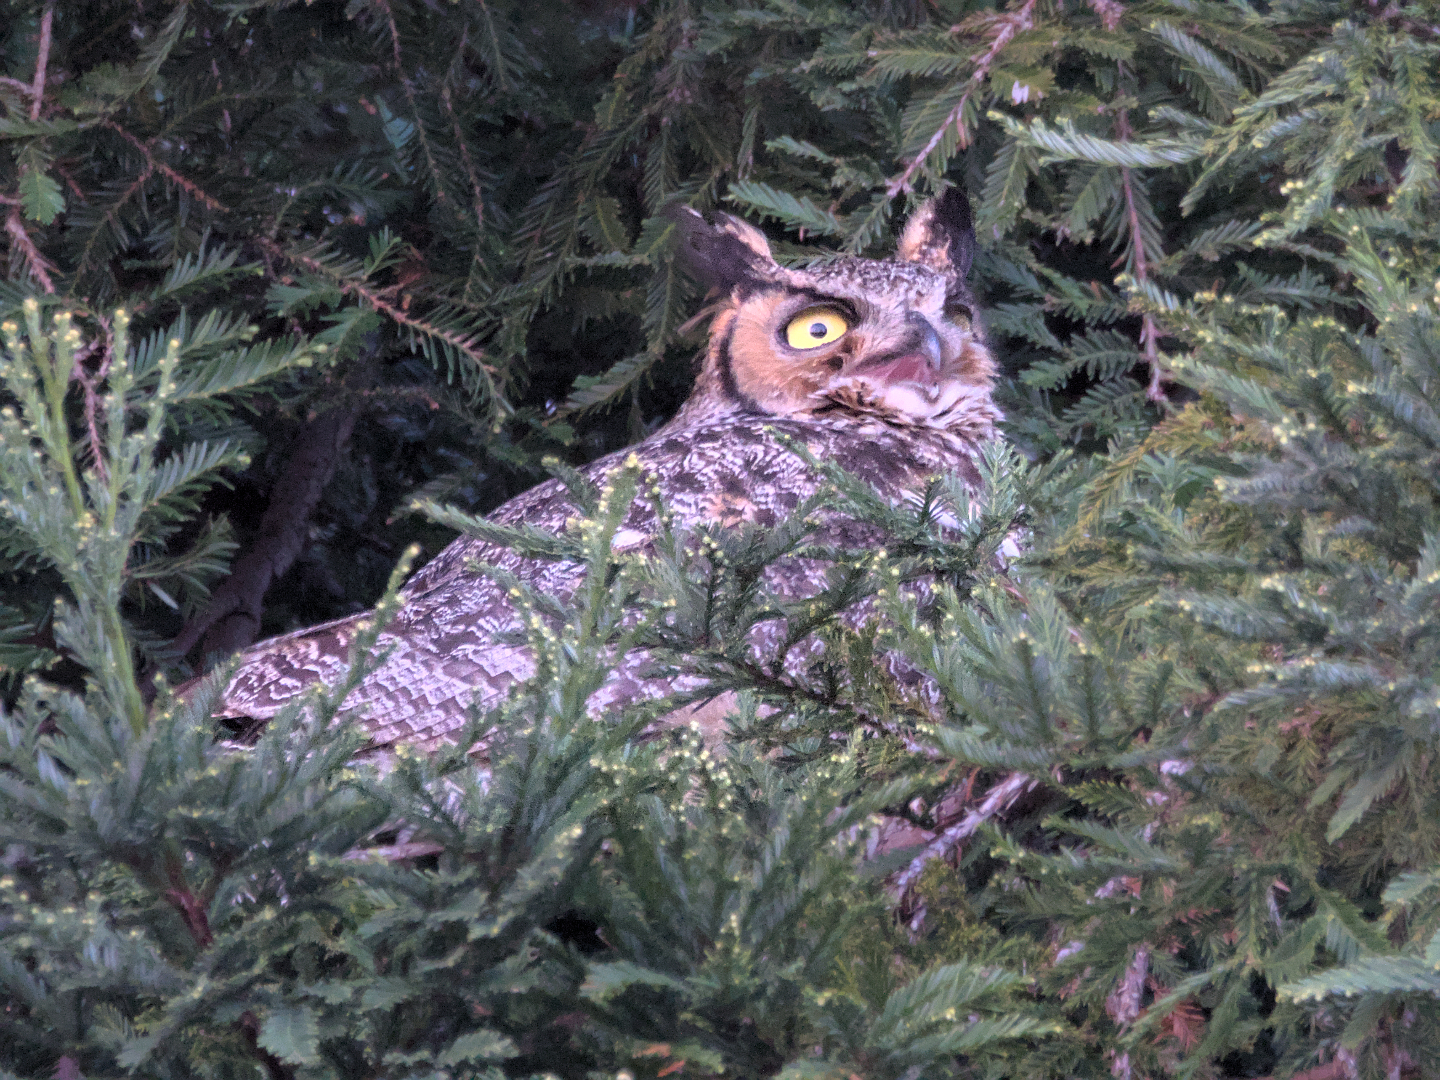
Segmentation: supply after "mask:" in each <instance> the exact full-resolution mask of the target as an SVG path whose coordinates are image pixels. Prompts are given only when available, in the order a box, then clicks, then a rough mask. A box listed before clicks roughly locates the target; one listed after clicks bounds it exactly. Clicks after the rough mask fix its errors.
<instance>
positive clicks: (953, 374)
mask: <svg viewBox="0 0 1440 1080" xmlns="http://www.w3.org/2000/svg"><path fill="white" fill-rule="evenodd" d="M675 220H676V224H677V225H678V226H679V228H680V233H681V248H680V253H681V255H682V257H683V258H684V259H685V260H686V262H687V263H688V265H689V266H690V268H691V271H692V273H694V274H695V275H696V276H697V277H698V278H699V279H701V280H702V281H706V282H707V283H708V284H710V285H711V287H712V288H713V289H715V290H716V291H718V292H720V293H721V295H722V296H724V297H725V299H724V300H723V301H722V302H721V304H720V305H718V310H717V313H716V315H715V321H714V322H713V323H712V326H711V344H710V349H709V352H708V354H707V356H706V360H705V364H704V367H703V368H702V370H701V374H700V379H699V381H698V382H697V384H696V391H695V394H694V395H693V396H692V397H691V400H690V401H689V402H687V404H686V406H685V413H686V416H685V419H686V421H687V422H692V423H693V422H695V420H696V419H697V418H698V417H699V416H701V415H704V414H713V415H716V416H718V415H723V414H724V413H726V412H727V411H728V412H733V411H736V410H738V411H741V412H746V413H756V414H761V415H770V416H783V417H796V418H800V417H806V416H815V417H819V416H824V417H826V418H827V422H828V421H829V420H843V419H844V418H845V417H846V416H847V415H849V416H852V417H854V418H855V419H857V420H859V421H861V422H864V423H869V422H871V421H872V420H874V419H876V418H879V419H882V420H884V421H885V422H887V423H891V424H899V425H921V426H927V427H957V428H958V427H967V428H968V427H973V426H976V425H978V426H981V427H983V426H985V425H988V424H990V423H991V422H992V414H993V406H992V405H991V404H990V403H989V394H990V388H991V384H992V381H993V378H994V364H993V361H992V359H991V356H990V353H989V350H988V349H987V348H986V347H985V343H984V340H983V338H982V337H981V335H980V332H979V329H978V327H976V326H975V325H974V322H973V321H972V318H971V312H972V311H973V310H974V301H973V298H972V297H971V296H970V292H969V290H968V288H967V287H966V285H965V280H964V279H965V275H966V272H967V271H968V270H969V267H970V256H971V251H972V249H973V246H974V234H973V232H972V231H971V229H970V211H969V204H968V201H967V200H966V197H965V195H964V193H963V192H960V191H958V190H955V189H951V190H950V191H948V192H946V193H945V194H944V195H942V196H941V197H940V198H939V199H936V200H933V201H932V202H930V203H927V204H925V205H923V206H921V207H919V208H918V209H917V210H916V211H915V213H914V214H912V215H911V220H910V223H909V225H908V226H907V228H906V230H905V234H904V236H903V237H902V239H901V243H900V247H899V250H898V252H897V254H896V256H895V257H894V258H890V259H862V258H855V257H849V258H837V259H834V260H832V261H829V262H822V263H815V264H811V265H809V266H803V267H802V266H795V267H791V266H781V265H780V264H778V263H777V262H776V261H775V260H774V258H773V257H772V255H771V253H770V248H769V243H768V241H767V240H766V239H765V236H764V234H763V233H761V232H760V230H758V229H756V228H755V227H754V226H752V225H750V224H748V223H747V222H744V221H741V220H740V219H738V218H734V217H730V216H728V215H717V216H716V218H715V219H714V221H713V223H712V222H708V221H706V220H705V218H703V217H702V216H701V215H699V214H697V213H695V212H694V211H691V210H682V211H679V212H678V213H677V216H676V218H675ZM966 402H973V403H975V407H976V408H977V409H979V410H980V411H981V412H983V413H984V417H983V418H982V417H979V416H978V414H977V417H976V418H974V419H975V424H971V423H970V420H968V419H965V418H962V417H961V416H960V412H964V411H966V410H967V409H969V406H968V405H963V404H962V403H966ZM957 410H958V411H957Z"/></svg>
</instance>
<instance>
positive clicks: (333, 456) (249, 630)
mask: <svg viewBox="0 0 1440 1080" xmlns="http://www.w3.org/2000/svg"><path fill="white" fill-rule="evenodd" d="M359 415H360V407H359V403H358V402H356V403H355V404H349V405H339V406H337V407H335V408H333V409H328V410H326V411H325V412H322V413H320V414H319V415H317V416H313V417H311V418H310V419H309V420H308V421H307V422H306V423H305V426H304V427H302V428H301V429H300V434H299V435H298V436H297V437H296V439H295V442H294V444H293V445H292V446H291V447H290V452H289V460H288V461H287V463H286V465H285V468H284V470H283V471H282V472H281V473H280V477H279V479H277V480H276V481H275V487H274V489H273V490H272V491H271V493H270V502H269V505H267V506H266V508H265V513H264V515H263V516H262V517H261V519H260V531H259V534H258V535H257V536H256V537H255V539H254V540H253V541H252V542H251V544H250V546H249V547H248V548H247V549H246V551H245V553H244V554H243V555H241V556H240V558H239V559H237V560H236V561H235V565H234V566H233V567H231V570H230V576H229V577H227V578H226V579H225V580H224V581H223V582H222V583H221V584H220V586H219V588H217V589H216V590H215V592H214V593H213V594H212V595H211V597H210V603H209V604H208V605H207V606H206V608H205V610H204V612H202V613H201V614H200V615H198V616H196V617H195V618H194V619H192V620H191V621H190V622H189V623H188V624H187V625H186V626H185V628H184V629H183V630H181V631H180V634H179V635H178V636H177V637H176V638H175V641H174V642H173V645H172V647H173V648H174V650H175V652H176V653H177V654H178V655H180V656H184V655H185V654H187V653H189V652H190V650H191V649H193V648H194V647H195V645H196V643H197V642H200V641H201V640H202V639H203V646H202V655H203V656H210V655H212V654H216V653H218V654H221V655H225V656H228V655H229V654H231V653H233V652H237V651H239V650H240V649H243V648H245V647H246V646H248V645H250V644H252V643H253V642H254V641H255V637H256V635H257V634H258V633H259V631H260V619H261V615H262V614H263V612H264V603H263V601H264V599H265V592H266V590H268V589H269V588H270V586H271V585H272V584H273V583H274V582H275V581H276V580H277V579H278V578H280V577H282V576H283V575H284V574H285V572H286V571H287V570H289V569H290V567H291V565H292V564H293V563H294V562H295V559H296V558H297V557H298V556H299V555H300V553H301V552H302V551H303V550H304V549H305V541H306V534H307V533H308V531H309V526H310V515H311V514H312V513H314V511H315V507H316V506H317V505H318V504H319V502H320V496H321V495H322V494H323V493H324V491H325V485H326V484H328V483H329V482H330V478H331V477H332V476H334V475H335V467H336V465H337V464H338V463H339V460H340V455H341V454H342V453H343V452H344V449H345V445H346V443H347V442H349V440H350V432H351V431H352V430H354V427H355V420H356V419H357V417H358V416H359Z"/></svg>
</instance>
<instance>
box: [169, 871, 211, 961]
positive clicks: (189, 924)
mask: <svg viewBox="0 0 1440 1080" xmlns="http://www.w3.org/2000/svg"><path fill="white" fill-rule="evenodd" d="M166 861H167V863H168V865H167V866H166V868H165V873H166V876H167V877H168V878H169V879H170V888H168V889H166V890H165V899H166V900H168V901H170V904H171V906H172V907H174V908H175V910H176V911H178V912H179V913H180V918H181V919H182V920H183V921H184V923H185V929H187V930H189V931H190V937H191V938H193V939H194V941H195V944H196V945H198V946H199V947H200V948H202V949H208V948H209V947H210V946H211V945H213V944H214V943H215V935H214V934H213V933H212V932H211V930H210V918H209V916H208V915H206V914H205V905H204V904H202V903H201V902H200V900H199V899H198V898H197V897H196V895H195V894H194V893H193V892H191V891H190V886H189V885H188V884H187V883H186V881H185V872H184V870H182V869H181V867H180V865H179V863H178V862H175V861H173V860H168V859H167V860H166Z"/></svg>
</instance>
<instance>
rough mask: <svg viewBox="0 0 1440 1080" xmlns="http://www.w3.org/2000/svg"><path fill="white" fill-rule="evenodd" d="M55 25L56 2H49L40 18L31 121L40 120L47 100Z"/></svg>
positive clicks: (32, 88)
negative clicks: (51, 35)
mask: <svg viewBox="0 0 1440 1080" xmlns="http://www.w3.org/2000/svg"><path fill="white" fill-rule="evenodd" d="M54 25H55V0H48V2H47V3H46V4H45V11H44V13H43V14H42V15H41V16H40V48H39V50H38V52H37V53H36V55H35V81H34V83H32V84H31V86H30V119H31V120H39V119H40V107H41V105H42V104H43V103H44V100H45V69H46V67H47V66H48V65H49V63H50V34H51V30H52V28H53V27H54Z"/></svg>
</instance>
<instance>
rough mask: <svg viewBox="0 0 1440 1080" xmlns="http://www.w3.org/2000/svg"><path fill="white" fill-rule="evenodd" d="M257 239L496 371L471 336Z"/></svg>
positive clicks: (279, 256) (273, 254)
mask: <svg viewBox="0 0 1440 1080" xmlns="http://www.w3.org/2000/svg"><path fill="white" fill-rule="evenodd" d="M256 242H257V243H258V244H259V245H260V246H261V247H262V248H264V249H265V252H266V254H268V255H270V256H271V257H272V258H276V259H284V260H285V261H287V262H290V263H294V264H295V265H296V266H301V267H304V268H305V269H306V270H308V271H310V272H311V273H312V274H319V275H320V276H321V277H326V278H329V279H330V280H331V281H333V282H335V285H336V287H337V288H339V290H340V291H341V292H342V293H346V294H349V295H351V296H358V297H359V298H360V299H362V300H364V301H365V302H366V303H367V304H369V305H370V306H371V307H373V308H374V309H375V310H376V311H379V312H381V313H382V314H384V315H386V316H388V317H389V318H391V319H393V320H394V321H395V322H397V323H399V324H400V325H401V326H408V327H410V328H411V329H413V330H418V331H419V332H420V333H422V334H425V335H427V336H428V337H433V338H436V339H437V340H439V341H443V342H445V343H446V344H447V345H451V346H453V347H454V348H456V349H459V350H460V351H461V352H462V353H464V354H465V355H466V356H468V357H469V358H470V359H471V360H472V361H474V363H475V365H476V366H477V367H479V368H480V369H481V370H482V371H484V372H485V373H486V374H488V375H494V374H495V368H494V367H493V366H492V365H491V364H489V363H487V362H486V361H485V354H484V353H483V352H481V351H480V350H479V349H477V348H476V347H475V343H474V342H473V341H472V340H471V339H469V338H464V337H461V336H460V335H459V334H454V333H451V332H450V331H448V330H442V329H440V328H439V327H437V326H432V325H430V324H429V323H427V322H425V321H424V320H423V319H416V318H414V317H413V316H410V315H407V314H406V313H405V312H404V311H403V310H401V309H400V308H398V307H396V306H395V305H394V304H392V303H390V302H389V301H387V300H386V299H384V297H383V296H382V295H381V292H380V290H379V289H372V288H370V287H369V286H368V285H366V284H364V283H363V282H359V281H347V280H345V279H344V278H340V277H338V276H337V275H336V274H335V272H334V271H332V270H330V269H329V268H328V267H327V266H326V265H325V264H324V263H322V262H320V260H318V259H312V258H310V257H309V256H308V255H297V254H294V253H292V252H289V251H286V250H285V249H284V248H283V247H281V246H280V245H279V244H277V243H275V242H274V241H273V240H267V239H265V238H264V237H257V238H256Z"/></svg>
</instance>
